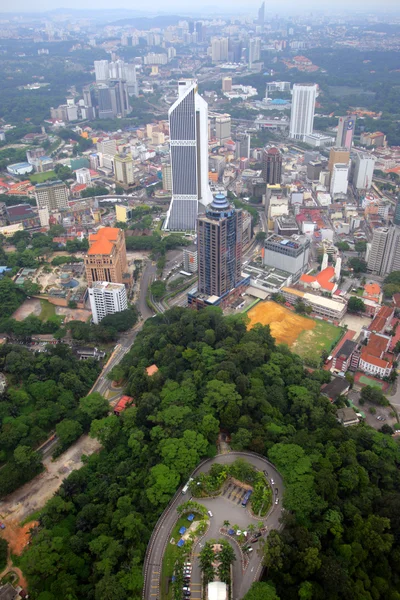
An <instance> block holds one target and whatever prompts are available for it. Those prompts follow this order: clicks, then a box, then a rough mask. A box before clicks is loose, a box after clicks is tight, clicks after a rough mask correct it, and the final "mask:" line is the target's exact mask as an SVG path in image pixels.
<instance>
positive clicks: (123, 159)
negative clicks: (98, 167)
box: [114, 154, 135, 185]
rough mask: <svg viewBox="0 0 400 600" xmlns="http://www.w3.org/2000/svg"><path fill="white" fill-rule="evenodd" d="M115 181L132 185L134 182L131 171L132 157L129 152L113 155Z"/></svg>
mask: <svg viewBox="0 0 400 600" xmlns="http://www.w3.org/2000/svg"><path fill="white" fill-rule="evenodd" d="M114 174H115V181H118V183H122V185H132V184H133V183H135V175H134V172H133V159H132V155H131V154H116V155H115V157H114Z"/></svg>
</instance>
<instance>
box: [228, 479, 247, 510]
mask: <svg viewBox="0 0 400 600" xmlns="http://www.w3.org/2000/svg"><path fill="white" fill-rule="evenodd" d="M246 492H247V489H244V488H243V487H240V486H239V485H237V484H234V483H228V484H227V485H226V486H225V489H224V491H223V492H222V496H224V497H225V498H226V499H227V500H230V501H231V502H233V503H234V504H238V505H240V504H242V502H243V498H244V497H245V495H246Z"/></svg>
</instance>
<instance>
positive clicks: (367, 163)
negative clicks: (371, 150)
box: [353, 153, 376, 190]
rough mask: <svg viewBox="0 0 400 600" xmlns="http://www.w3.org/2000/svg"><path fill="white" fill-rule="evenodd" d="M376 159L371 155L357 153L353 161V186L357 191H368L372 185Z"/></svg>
mask: <svg viewBox="0 0 400 600" xmlns="http://www.w3.org/2000/svg"><path fill="white" fill-rule="evenodd" d="M375 162H376V158H375V156H373V155H372V154H366V153H358V154H357V155H356V157H355V159H354V163H355V166H354V174H353V184H354V187H355V188H356V189H357V190H369V189H370V187H371V185H372V177H373V175H374V167H375Z"/></svg>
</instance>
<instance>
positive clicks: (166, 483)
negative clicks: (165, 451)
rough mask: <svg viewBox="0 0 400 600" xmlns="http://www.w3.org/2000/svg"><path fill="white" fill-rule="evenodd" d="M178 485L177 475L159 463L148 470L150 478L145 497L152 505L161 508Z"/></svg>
mask: <svg viewBox="0 0 400 600" xmlns="http://www.w3.org/2000/svg"><path fill="white" fill-rule="evenodd" d="M178 483H179V475H178V473H177V472H176V471H174V470H173V469H170V468H169V467H167V466H166V465H164V464H162V463H160V464H158V465H156V466H155V467H152V468H151V469H150V476H149V480H148V484H147V486H146V496H147V498H148V499H149V501H150V502H151V504H152V505H154V506H160V505H161V506H162V505H164V504H166V503H167V502H168V500H169V499H170V498H171V496H172V495H173V494H174V493H175V490H176V488H177V487H178Z"/></svg>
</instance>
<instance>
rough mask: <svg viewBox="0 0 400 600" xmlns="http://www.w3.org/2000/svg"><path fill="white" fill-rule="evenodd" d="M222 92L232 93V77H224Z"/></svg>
mask: <svg viewBox="0 0 400 600" xmlns="http://www.w3.org/2000/svg"><path fill="white" fill-rule="evenodd" d="M222 91H223V92H231V91H232V77H223V78H222Z"/></svg>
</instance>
